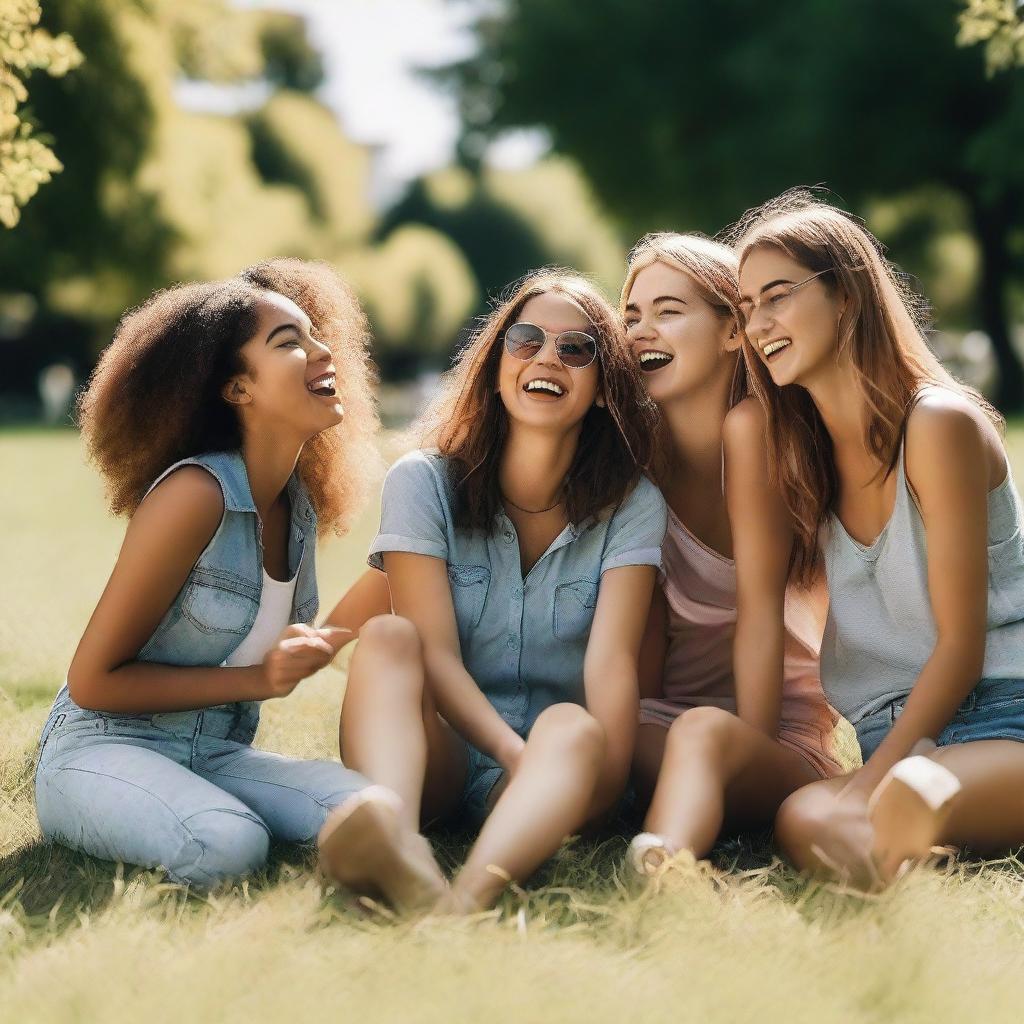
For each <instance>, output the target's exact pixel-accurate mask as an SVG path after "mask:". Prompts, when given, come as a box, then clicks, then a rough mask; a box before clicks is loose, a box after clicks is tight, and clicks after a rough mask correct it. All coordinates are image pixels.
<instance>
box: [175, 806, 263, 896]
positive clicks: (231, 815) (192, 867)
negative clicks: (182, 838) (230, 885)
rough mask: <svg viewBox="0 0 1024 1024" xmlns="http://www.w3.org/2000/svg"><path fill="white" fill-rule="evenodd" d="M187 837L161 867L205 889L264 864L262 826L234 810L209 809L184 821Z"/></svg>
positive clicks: (179, 878)
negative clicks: (170, 860) (169, 859)
mask: <svg viewBox="0 0 1024 1024" xmlns="http://www.w3.org/2000/svg"><path fill="white" fill-rule="evenodd" d="M185 825H186V828H187V829H188V839H187V841H186V842H185V843H184V844H183V845H182V847H181V849H180V850H179V851H178V854H177V856H176V857H174V858H171V859H172V860H173V861H175V863H172V864H165V865H164V867H166V868H167V870H168V871H169V872H170V873H171V875H173V876H174V877H175V878H176V879H177V880H178V881H182V882H185V883H187V884H190V885H195V886H197V887H199V888H203V889H208V888H211V887H212V886H215V885H217V884H218V883H219V882H223V881H226V880H228V879H232V878H241V877H243V876H244V875H249V874H252V872H254V871H258V870H259V869H260V868H262V867H263V866H264V865H265V864H266V863H267V855H268V854H269V852H270V836H269V834H268V833H267V829H266V827H265V826H263V825H262V824H260V823H259V822H257V821H254V820H253V819H252V818H248V817H245V816H244V815H241V814H237V813H235V812H233V811H224V810H208V811H200V812H198V813H197V814H193V815H192V816H191V817H190V818H188V819H186V821H185Z"/></svg>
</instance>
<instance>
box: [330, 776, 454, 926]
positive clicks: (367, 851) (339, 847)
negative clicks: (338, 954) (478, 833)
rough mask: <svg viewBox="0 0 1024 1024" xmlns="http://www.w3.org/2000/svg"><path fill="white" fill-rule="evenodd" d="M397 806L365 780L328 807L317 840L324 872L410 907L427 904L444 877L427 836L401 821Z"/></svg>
mask: <svg viewBox="0 0 1024 1024" xmlns="http://www.w3.org/2000/svg"><path fill="white" fill-rule="evenodd" d="M401 806H402V804H401V800H400V799H399V797H398V796H397V795H396V794H395V793H393V792H392V791H391V790H389V789H386V788H385V787H383V786H368V787H367V788H366V789H364V790H361V791H360V792H359V793H357V794H355V796H353V797H350V798H349V799H348V800H346V801H345V803H343V804H342V805H341V806H340V807H337V808H335V810H334V811H332V812H331V814H330V816H329V817H328V818H327V821H326V822H325V823H324V827H323V828H322V829H321V830H320V835H319V837H318V839H317V845H318V847H319V851H320V867H321V870H322V871H323V873H324V874H325V875H326V876H327V877H328V878H330V879H332V880H334V881H336V882H340V883H341V884H342V885H344V886H346V887H347V888H349V889H351V890H353V891H354V892H357V893H361V894H364V895H371V896H375V895H380V896H383V897H384V899H386V900H387V901H388V903H390V904H391V905H392V906H393V907H394V908H395V909H396V910H397V911H399V912H401V913H413V912H416V911H420V910H426V909H428V908H429V907H432V906H433V905H434V904H435V903H436V902H437V901H438V899H439V898H440V897H441V896H442V895H443V893H444V892H445V890H446V888H447V883H446V882H445V879H444V875H443V874H442V872H441V869H440V867H438V864H437V861H436V860H434V856H433V853H432V852H431V850H430V844H429V843H428V842H427V840H426V839H424V837H423V836H421V835H419V834H418V833H411V832H409V830H408V829H406V828H404V827H403V826H402V823H401V819H400V817H399V811H400V810H401Z"/></svg>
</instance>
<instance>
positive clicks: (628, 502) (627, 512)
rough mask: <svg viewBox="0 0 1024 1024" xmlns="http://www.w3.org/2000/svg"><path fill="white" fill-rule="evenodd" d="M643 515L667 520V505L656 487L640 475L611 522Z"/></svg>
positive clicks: (620, 503)
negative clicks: (652, 515)
mask: <svg viewBox="0 0 1024 1024" xmlns="http://www.w3.org/2000/svg"><path fill="white" fill-rule="evenodd" d="M645 513H646V514H655V515H658V516H661V517H663V518H665V519H667V518H668V505H667V504H666V502H665V497H664V495H663V494H662V493H661V490H660V489H659V488H658V485H657V484H655V483H654V481H653V480H651V479H650V478H649V477H646V476H643V475H641V477H640V479H639V480H638V481H637V482H636V484H635V485H634V486H633V488H632V490H630V491H629V492H628V493H627V494H626V496H625V497H624V498H623V499H622V501H621V502H619V506H618V508H616V510H615V512H614V514H613V515H612V520H613V521H616V520H623V519H630V518H634V517H636V516H638V515H643V514H645Z"/></svg>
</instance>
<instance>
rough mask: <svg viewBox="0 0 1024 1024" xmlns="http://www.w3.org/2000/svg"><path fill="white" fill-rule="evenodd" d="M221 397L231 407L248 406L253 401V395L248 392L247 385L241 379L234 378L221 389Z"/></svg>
mask: <svg viewBox="0 0 1024 1024" xmlns="http://www.w3.org/2000/svg"><path fill="white" fill-rule="evenodd" d="M220 395H221V398H223V399H224V401H225V402H227V403H228V404H230V405H248V404H249V403H250V402H251V401H252V395H250V394H249V392H248V391H246V389H245V383H244V382H243V381H242V380H241V379H240V378H239V377H232V378H231V380H229V381H228V382H227V384H225V385H224V387H222V388H221V390H220Z"/></svg>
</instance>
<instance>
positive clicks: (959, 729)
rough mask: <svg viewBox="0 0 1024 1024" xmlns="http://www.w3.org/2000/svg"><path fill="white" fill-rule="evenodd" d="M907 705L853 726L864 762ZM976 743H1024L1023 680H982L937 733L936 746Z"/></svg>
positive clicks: (899, 703) (891, 706)
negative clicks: (982, 741)
mask: <svg viewBox="0 0 1024 1024" xmlns="http://www.w3.org/2000/svg"><path fill="white" fill-rule="evenodd" d="M906 703H907V699H906V697H900V698H898V699H897V700H893V701H890V703H888V704H885V705H883V706H882V707H881V708H879V709H878V710H877V711H873V712H871V714H869V715H865V716H864V717H863V718H862V719H861V720H860V721H859V722H857V723H856V724H855V725H854V729H856V730H857V739H858V741H859V742H860V749H861V754H862V755H863V757H864V760H865V761H867V759H868V758H869V757H870V756H871V755H872V754H873V753H874V752H875V751H876V750H877V749H878V746H879V744H880V743H881V742H882V740H884V739H885V737H886V735H887V734H888V732H889V730H890V729H891V728H892V725H893V722H895V721H896V719H897V718H899V716H900V715H901V714H902V713H903V708H904V707H905V706H906ZM975 740H1017V741H1018V742H1021V743H1024V679H982V681H981V682H980V683H978V685H977V686H976V687H975V688H974V689H973V690H972V691H971V692H970V693H969V694H968V695H967V699H966V700H965V701H964V702H963V704H961V705H960V708H959V709H958V710H957V713H956V714H955V715H954V716H953V718H952V720H951V721H950V723H949V725H947V726H946V728H945V729H943V730H942V732H941V733H939V735H938V738H937V739H936V743H938V745H939V746H940V747H948V746H951V745H952V744H954V743H971V742H974V741H975Z"/></svg>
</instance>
